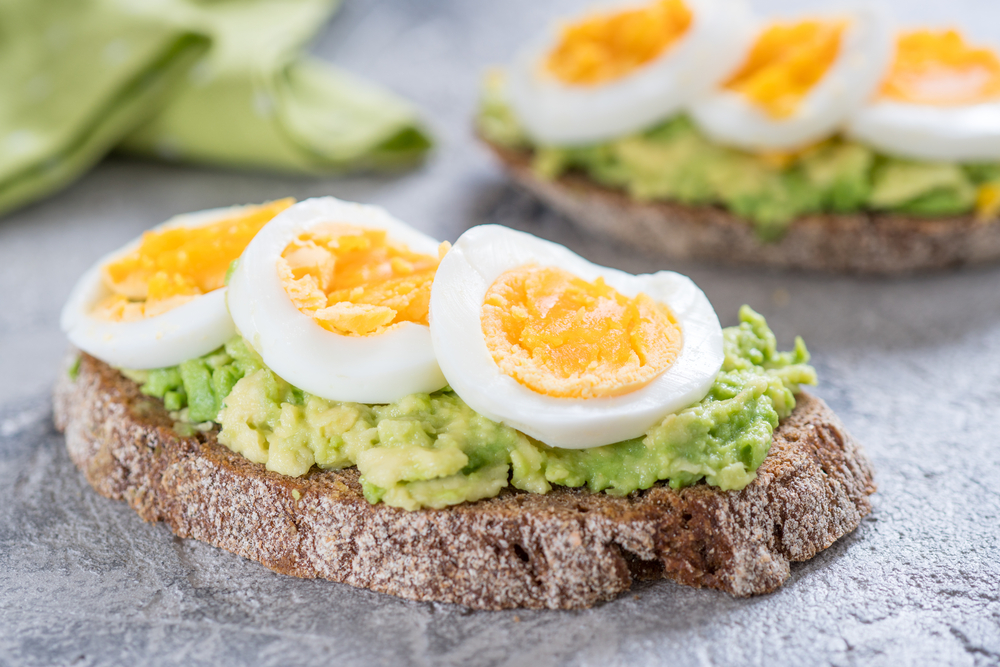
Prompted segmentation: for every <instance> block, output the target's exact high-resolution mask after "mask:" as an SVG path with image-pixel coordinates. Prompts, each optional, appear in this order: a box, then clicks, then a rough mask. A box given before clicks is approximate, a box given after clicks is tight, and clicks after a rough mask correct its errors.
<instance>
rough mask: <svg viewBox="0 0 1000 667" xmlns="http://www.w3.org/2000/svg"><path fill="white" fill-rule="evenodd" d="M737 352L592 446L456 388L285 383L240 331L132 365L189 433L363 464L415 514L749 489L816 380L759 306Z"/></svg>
mask: <svg viewBox="0 0 1000 667" xmlns="http://www.w3.org/2000/svg"><path fill="white" fill-rule="evenodd" d="M723 334H724V340H725V362H724V363H723V366H722V370H721V372H720V373H719V376H718V377H717V378H716V380H715V384H714V385H713V386H712V388H711V390H710V391H709V393H708V395H707V396H705V398H703V399H702V400H701V401H699V402H698V403H696V404H694V405H692V406H691V407H689V408H687V409H685V410H682V411H680V412H678V413H676V414H672V415H670V416H668V417H667V418H666V419H664V420H663V421H662V422H661V423H660V424H657V425H656V426H654V427H653V428H651V429H650V430H649V431H648V432H647V433H646V435H645V436H644V437H641V438H635V439H634V440H627V441H624V442H618V443H614V444H609V445H605V446H603V447H596V448H593V449H579V450H570V449H556V448H552V447H547V446H546V445H544V444H543V443H541V442H538V441H537V440H533V439H531V438H529V437H527V436H525V435H524V434H522V433H520V432H518V431H516V430H514V429H512V428H510V427H508V426H504V425H503V424H498V423H496V422H494V421H491V420H489V419H487V418H486V417H483V416H482V415H480V414H478V413H476V412H475V411H473V410H472V409H471V408H470V407H469V406H467V405H466V404H465V403H464V402H463V401H462V399H461V398H459V397H458V396H457V395H455V394H454V393H453V392H452V391H451V390H450V389H449V388H447V387H446V388H445V389H442V390H441V391H438V392H435V393H433V394H412V395H410V396H406V397H405V398H403V399H401V400H399V401H397V402H395V403H392V404H389V405H364V404H360V403H342V402H336V401H328V400H325V399H322V398H319V397H317V396H311V395H309V394H307V393H305V392H303V391H301V390H299V389H297V388H295V387H293V386H291V385H290V384H288V383H287V382H285V381H284V380H282V379H281V378H279V377H278V376H277V375H275V374H274V373H273V372H272V371H271V370H270V369H268V368H267V367H266V366H265V365H264V364H263V362H262V361H261V359H260V357H259V356H257V354H256V353H255V352H254V351H253V350H252V349H250V348H249V347H248V346H247V345H246V344H245V343H244V341H243V339H241V338H239V337H237V338H234V339H232V340H230V341H229V342H228V343H226V345H225V347H224V348H223V349H220V350H218V351H216V352H214V353H212V354H209V355H206V356H204V357H201V358H198V359H192V360H189V361H185V362H184V363H182V364H180V365H179V366H174V367H171V368H164V369H158V370H154V371H148V372H146V371H124V372H125V373H126V375H128V376H129V377H131V378H133V379H134V380H136V381H138V382H140V384H141V385H142V391H143V393H145V394H148V395H151V396H156V397H159V398H162V399H163V402H164V405H165V406H166V407H167V409H168V410H171V411H177V412H176V418H177V419H178V420H179V423H178V429H179V430H180V431H182V432H183V431H185V430H190V429H194V428H198V426H197V425H196V424H198V423H199V422H202V423H204V424H202V426H201V428H208V427H210V426H211V424H210V423H209V422H217V423H218V424H220V426H221V430H220V432H219V441H220V442H221V443H223V444H224V445H226V446H227V447H229V448H230V449H231V450H233V451H235V452H238V453H240V454H242V455H243V456H245V457H246V458H248V459H250V460H251V461H254V462H256V463H261V464H264V465H265V466H266V467H267V469H268V470H273V471H275V472H279V473H282V474H285V475H292V476H299V475H303V474H305V473H306V472H308V471H309V469H310V468H312V467H313V466H314V465H315V466H318V467H320V468H344V467H347V466H352V465H356V466H357V467H358V470H359V471H360V473H361V481H362V484H363V486H364V492H365V497H366V498H367V499H368V500H369V502H372V503H377V502H379V501H382V502H384V503H387V504H389V505H393V506H396V507H402V508H405V509H408V510H415V509H419V508H421V507H434V508H440V507H445V506H447V505H454V504H457V503H461V502H464V501H474V500H478V499H480V498H489V497H492V496H495V495H497V494H498V493H499V492H500V489H502V488H503V487H505V486H507V485H508V484H510V485H513V486H514V487H515V488H518V489H522V490H524V491H530V492H532V493H546V492H547V491H549V489H551V488H552V485H554V484H557V485H562V486H571V487H580V486H584V485H586V486H587V487H588V488H589V489H590V490H591V491H605V492H607V493H610V494H613V495H625V494H628V493H631V492H632V491H635V490H637V489H647V488H649V487H650V486H652V485H653V484H654V483H656V482H657V481H658V480H669V484H670V486H672V487H673V488H680V487H684V486H688V485H691V484H695V483H696V482H699V481H701V480H704V481H705V482H706V483H707V484H710V485H712V486H717V487H719V488H720V489H724V490H728V489H742V488H743V487H744V486H746V485H747V484H749V483H750V482H751V481H752V480H753V479H754V477H755V476H756V470H757V468H758V467H759V466H760V464H761V463H762V462H763V460H764V457H765V456H767V452H768V449H769V448H770V446H771V436H772V433H773V431H774V429H775V427H776V426H777V425H778V420H779V419H781V418H782V417H785V416H786V415H788V414H789V413H790V412H791V411H792V409H793V408H794V407H795V397H794V394H796V393H798V391H799V385H800V384H814V383H815V381H816V373H815V371H814V370H813V368H812V367H811V366H809V365H808V361H809V353H808V352H807V351H806V347H805V344H804V343H803V342H802V340H801V339H796V341H795V349H794V350H793V351H791V352H777V350H776V343H775V338H774V334H773V333H772V332H771V330H770V328H768V326H767V323H766V322H765V321H764V318H763V317H762V316H760V315H759V314H757V313H755V312H754V311H753V310H751V309H750V308H749V307H747V306H744V307H743V308H742V309H741V310H740V324H739V325H738V326H735V327H729V328H727V329H725V330H724V331H723Z"/></svg>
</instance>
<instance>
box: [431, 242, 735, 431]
mask: <svg viewBox="0 0 1000 667" xmlns="http://www.w3.org/2000/svg"><path fill="white" fill-rule="evenodd" d="M429 314H430V328H431V337H432V340H433V343H434V349H435V351H436V353H437V357H438V363H439V364H440V366H441V371H442V372H443V373H444V376H445V378H447V380H448V384H449V385H450V386H451V388H452V389H453V390H454V391H455V393H456V394H458V396H459V397H461V398H462V400H464V401H465V402H466V403H467V404H468V405H469V406H470V407H472V408H473V409H474V410H476V411H477V412H479V413H480V414H482V415H484V416H486V417H488V418H490V419H492V420H494V421H499V422H503V423H505V424H507V425H509V426H512V427H513V428H516V429H518V430H520V431H521V432H523V433H525V434H527V435H529V436H531V437H533V438H536V439H538V440H540V441H541V442H543V443H545V444H547V445H550V446H554V447H565V448H573V449H577V448H587V447H597V446H600V445H606V444H610V443H613V442H619V441H621V440H626V439H629V438H635V437H640V436H642V435H643V434H645V433H646V431H648V430H649V428H650V427H652V426H653V425H654V424H657V423H659V422H660V421H662V420H663V418H664V417H666V416H667V415H669V414H671V413H673V412H677V411H678V410H681V409H683V408H686V407H688V406H690V405H692V404H693V403H696V402H697V401H699V400H701V399H702V398H703V397H704V396H705V394H706V393H708V391H709V389H710V388H711V386H712V384H713V383H714V382H715V378H716V376H717V375H718V372H719V369H720V368H721V366H722V361H723V350H722V329H721V327H720V326H719V319H718V317H717V316H716V314H715V311H714V310H713V309H712V306H711V304H710V303H709V301H708V299H707V298H706V297H705V295H704V293H703V292H702V291H701V290H700V289H698V287H697V286H696V285H695V284H694V283H693V282H691V280H690V279H689V278H686V277H685V276H682V275H680V274H677V273H673V272H670V271H660V272H658V273H655V274H649V275H631V274H628V273H625V272H623V271H618V270H616V269H611V268H608V267H602V266H598V265H596V264H592V263H591V262H588V261H587V260H585V259H584V258H582V257H580V256H579V255H576V254H575V253H573V252H571V251H570V250H568V249H567V248H565V247H563V246H560V245H558V244H555V243H551V242H549V241H544V240H542V239H539V238H536V237H534V236H531V235H530V234H525V233H523V232H518V231H514V230H512V229H508V228H506V227H501V226H499V225H482V226H479V227H473V228H472V229H470V230H468V231H467V232H465V233H464V234H462V236H461V237H460V238H459V239H458V241H456V243H455V246H454V247H453V248H452V249H451V251H449V252H448V254H447V255H445V256H444V258H443V259H442V260H441V264H440V265H439V266H438V270H437V275H436V276H435V279H434V283H433V285H432V287H431V299H430V312H429Z"/></svg>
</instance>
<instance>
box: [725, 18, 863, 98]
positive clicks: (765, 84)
mask: <svg viewBox="0 0 1000 667" xmlns="http://www.w3.org/2000/svg"><path fill="white" fill-rule="evenodd" d="M846 27H847V22H846V21H843V20H840V21H837V20H834V21H818V20H811V21H800V22H798V23H790V24H777V25H773V26H770V27H769V28H767V29H766V30H764V32H763V33H762V34H761V35H760V37H758V38H757V42H756V43H755V44H754V46H753V49H751V51H750V55H749V56H748V57H747V60H746V62H745V63H744V64H743V66H742V67H741V68H740V70H739V71H738V72H736V73H735V74H734V75H733V76H732V77H731V78H730V79H729V81H727V82H726V83H725V86H724V87H725V88H726V89H728V90H732V91H735V92H737V93H740V94H742V95H744V96H746V97H747V98H748V99H750V100H753V102H754V103H756V104H757V105H758V106H759V107H761V108H763V109H764V110H765V111H766V112H767V113H768V114H769V115H770V116H772V117H773V118H787V117H789V116H791V115H792V114H794V113H795V109H796V108H797V107H798V105H799V104H800V103H801V101H802V98H803V97H805V96H806V94H808V92H809V91H810V89H812V87H813V86H815V85H816V84H817V83H818V82H819V80H820V79H822V78H823V75H824V74H826V72H827V71H828V70H829V69H830V66H831V65H832V64H833V63H834V61H835V60H836V59H837V54H838V53H839V51H840V43H841V38H842V37H843V33H844V29H845V28H846Z"/></svg>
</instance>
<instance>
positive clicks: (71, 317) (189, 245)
mask: <svg viewBox="0 0 1000 667" xmlns="http://www.w3.org/2000/svg"><path fill="white" fill-rule="evenodd" d="M293 201H294V200H292V199H282V200H279V201H275V202H271V203H269V204H264V205H261V206H233V207H229V208H220V209H213V210H209V211H202V212H199V213H190V214H186V215H179V216H177V217H175V218H172V219H171V220H168V221H167V222H165V223H163V224H162V225H160V226H159V227H156V228H155V229H153V230H151V231H148V232H146V233H145V234H143V235H142V237H141V238H140V239H137V240H136V241H133V242H132V243H130V244H128V245H127V246H125V247H124V248H122V249H120V250H117V251H115V252H113V253H111V254H110V255H108V256H106V257H104V258H103V259H101V260H100V261H98V262H97V264H95V265H94V266H93V267H92V268H91V269H90V270H89V271H87V273H85V274H84V275H83V277H82V278H80V280H79V281H78V282H77V284H76V286H75V287H74V289H73V291H72V293H71V294H70V297H69V300H68V301H67V303H66V305H65V307H64V308H63V311H62V317H61V326H62V329H63V331H64V332H65V333H66V335H67V336H68V338H69V340H70V342H72V343H73V344H74V345H76V346H77V347H78V348H80V349H81V350H83V351H85V352H87V353H88V354H91V355H93V356H95V357H97V358H98V359H100V360H102V361H104V362H106V363H108V364H110V365H112V366H115V367H118V368H131V369H149V368H162V367H165V366H173V365H175V364H179V363H180V362H182V361H184V360H186V359H193V358H196V357H200V356H202V355H204V354H207V353H209V352H211V351H212V350H214V349H216V348H217V347H219V346H220V345H222V344H223V343H225V342H226V341H227V340H228V339H229V338H231V337H232V336H233V335H234V334H235V330H234V328H233V323H232V320H231V319H230V317H229V313H228V312H227V310H226V301H225V298H226V294H225V293H226V289H225V286H224V282H225V276H226V272H227V271H228V269H229V265H230V263H231V262H232V261H233V260H234V259H236V258H237V257H239V256H240V253H241V252H243V249H244V248H245V247H246V245H247V243H249V242H250V239H251V238H253V236H254V234H256V233H257V232H258V231H259V230H260V229H261V227H263V226H264V224H265V223H267V222H268V221H269V220H270V219H271V218H273V217H274V216H275V215H276V214H277V213H278V212H279V211H282V210H284V209H286V208H288V207H289V206H291V204H292V203H293Z"/></svg>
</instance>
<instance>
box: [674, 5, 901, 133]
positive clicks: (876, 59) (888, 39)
mask: <svg viewBox="0 0 1000 667" xmlns="http://www.w3.org/2000/svg"><path fill="white" fill-rule="evenodd" d="M891 57H892V32H891V29H890V25H889V19H888V17H887V15H886V14H885V13H884V12H883V11H882V10H881V9H879V8H877V7H870V8H861V9H857V10H855V11H853V12H850V13H846V14H844V15H842V16H834V17H825V18H814V19H807V20H798V21H790V22H780V23H774V24H772V25H770V26H767V27H765V28H764V29H763V30H761V31H760V33H759V35H758V36H757V39H756V41H755V42H754V44H753V47H752V48H751V49H750V51H749V53H748V54H747V55H746V57H745V59H744V61H743V64H742V65H740V66H739V68H738V69H736V70H735V71H734V72H733V73H732V74H731V75H730V76H729V77H728V79H727V80H726V81H725V83H724V84H723V85H722V86H720V87H718V88H716V89H715V90H714V91H712V92H711V93H710V94H708V95H706V96H705V97H704V98H703V99H700V100H699V101H697V102H696V103H694V104H693V105H692V106H691V115H692V117H693V119H694V121H695V122H696V123H697V125H698V127H699V128H700V129H701V130H702V131H703V132H704V133H705V134H706V135H707V136H708V137H709V138H711V139H713V140H714V141H717V142H719V143H723V144H727V145H730V146H734V147H736V148H741V149H745V150H750V151H758V152H768V151H787V150H796V149H800V148H803V147H805V146H807V145H809V144H811V143H815V142H818V141H821V140H823V139H825V138H827V137H829V136H830V135H831V134H834V133H835V132H837V131H839V130H840V129H841V126H842V125H843V124H844V123H845V122H846V121H847V119H848V117H849V116H850V115H851V114H852V113H854V112H855V111H857V110H858V109H860V108H861V107H862V106H863V105H864V104H865V102H866V101H867V100H868V99H869V97H870V96H871V95H872V93H873V92H874V91H875V90H876V88H877V87H878V84H879V82H880V80H881V78H882V76H883V74H884V72H885V71H886V68H887V67H888V65H889V61H890V59H891Z"/></svg>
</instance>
